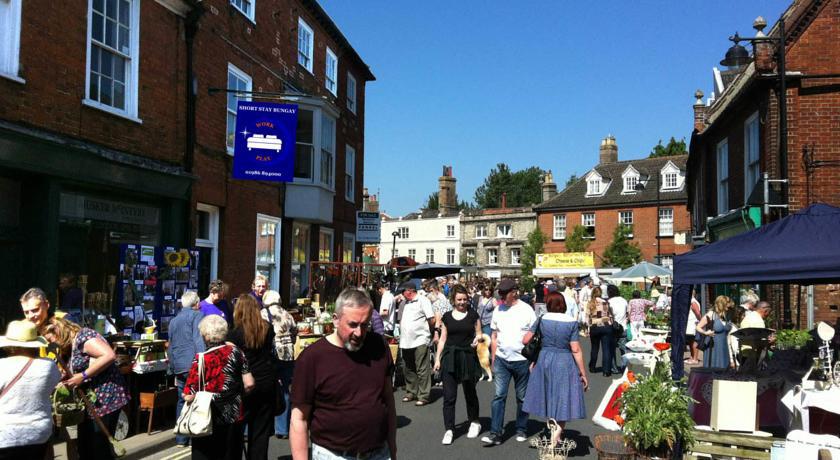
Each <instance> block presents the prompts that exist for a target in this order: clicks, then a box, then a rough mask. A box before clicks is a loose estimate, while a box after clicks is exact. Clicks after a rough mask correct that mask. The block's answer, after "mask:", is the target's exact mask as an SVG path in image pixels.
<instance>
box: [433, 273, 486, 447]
mask: <svg viewBox="0 0 840 460" xmlns="http://www.w3.org/2000/svg"><path fill="white" fill-rule="evenodd" d="M452 305H453V306H454V310H452V311H448V312H446V313H445V314H444V315H443V317H442V318H441V333H440V340H439V341H438V349H437V354H436V355H435V372H440V373H441V379H442V380H443V425H444V428H445V429H446V432H445V433H444V434H443V444H452V437H453V432H454V430H455V401H456V400H457V398H458V384H459V383H460V384H461V387H462V388H463V390H464V398H465V399H466V403H467V418H468V419H469V420H470V428H469V431H468V432H467V437H468V438H475V437H478V434H479V432H480V431H481V423H479V421H478V395H477V394H476V392H475V384H476V382H478V379H479V377H480V376H481V375H482V373H483V371H482V370H481V365H480V364H479V362H478V355H477V354H476V352H475V346H476V344H477V343H478V342H479V341H481V340H483V339H482V334H481V320H480V319H479V316H478V313H476V312H475V311H474V310H472V309H471V308H470V295H469V292H467V289H466V288H465V287H464V286H462V285H460V284H458V285H455V286H454V287H453V288H452Z"/></svg>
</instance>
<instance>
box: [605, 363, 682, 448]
mask: <svg viewBox="0 0 840 460" xmlns="http://www.w3.org/2000/svg"><path fill="white" fill-rule="evenodd" d="M628 378H629V380H630V382H629V383H628V384H627V387H626V388H625V390H624V392H623V394H622V395H621V398H620V399H619V400H618V405H619V408H620V410H621V417H620V419H621V420H620V422H621V423H620V424H621V425H622V432H623V434H624V439H625V440H626V442H627V444H628V445H629V446H631V447H632V448H633V449H634V450H635V451H636V452H637V453H638V456H639V458H670V457H671V454H672V453H673V449H674V446H675V444H676V443H677V441H678V440H679V441H681V442H682V446H683V449H689V448H691V447H692V446H693V445H694V420H692V418H691V416H690V415H689V413H688V405H689V403H690V402H692V401H693V400H692V399H691V397H690V396H689V395H688V392H687V391H686V389H685V386H684V385H677V382H674V380H673V379H672V378H671V372H670V366H669V365H667V364H665V363H663V362H661V361H660V362H658V363H657V364H656V367H655V369H654V371H653V372H652V373H651V374H650V375H646V376H640V377H639V378H638V380H636V379H635V377H634V376H631V375H629V374H628ZM681 383H683V384H684V383H685V382H684V381H683V382H681Z"/></svg>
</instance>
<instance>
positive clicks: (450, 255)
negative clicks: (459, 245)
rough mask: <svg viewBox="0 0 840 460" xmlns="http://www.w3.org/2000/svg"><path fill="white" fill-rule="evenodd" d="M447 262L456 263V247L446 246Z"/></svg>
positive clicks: (448, 263)
mask: <svg viewBox="0 0 840 460" xmlns="http://www.w3.org/2000/svg"><path fill="white" fill-rule="evenodd" d="M446 264H447V265H455V248H446Z"/></svg>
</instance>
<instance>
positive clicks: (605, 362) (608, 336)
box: [589, 326, 613, 373]
mask: <svg viewBox="0 0 840 460" xmlns="http://www.w3.org/2000/svg"><path fill="white" fill-rule="evenodd" d="M589 339H590V340H591V342H592V347H591V348H590V349H589V367H590V368H592V369H594V368H595V365H596V364H597V363H598V352H599V351H600V352H601V353H602V355H601V366H603V372H605V373H606V372H610V371H611V370H612V367H613V330H612V326H591V327H590V328H589Z"/></svg>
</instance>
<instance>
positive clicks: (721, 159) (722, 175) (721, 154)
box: [716, 139, 729, 215]
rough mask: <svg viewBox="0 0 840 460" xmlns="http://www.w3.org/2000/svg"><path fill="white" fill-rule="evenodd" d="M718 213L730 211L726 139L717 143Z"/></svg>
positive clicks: (727, 145)
mask: <svg viewBox="0 0 840 460" xmlns="http://www.w3.org/2000/svg"><path fill="white" fill-rule="evenodd" d="M716 152H717V155H716V160H717V165H716V169H717V187H716V190H717V213H718V215H720V214H724V213H726V212H727V211H729V141H728V139H724V140H722V141H720V142H718V144H717V149H716Z"/></svg>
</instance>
